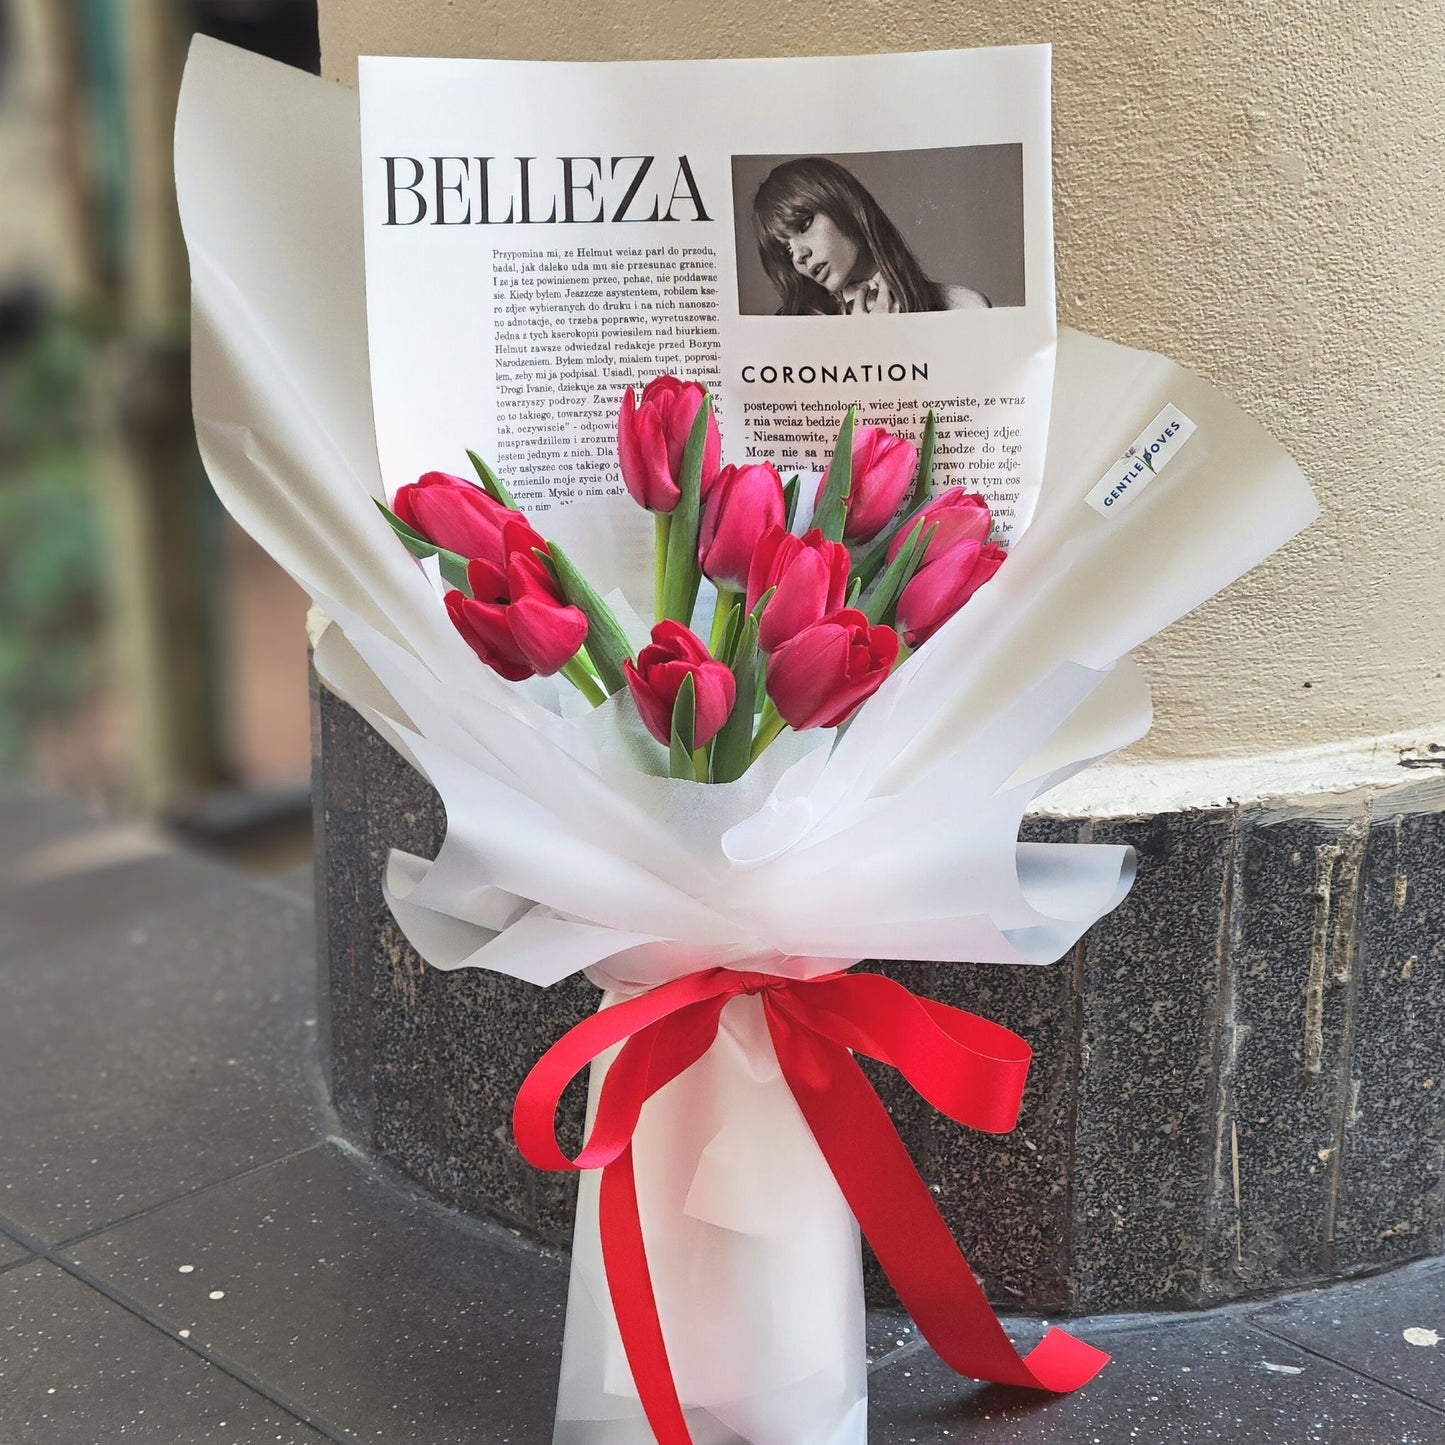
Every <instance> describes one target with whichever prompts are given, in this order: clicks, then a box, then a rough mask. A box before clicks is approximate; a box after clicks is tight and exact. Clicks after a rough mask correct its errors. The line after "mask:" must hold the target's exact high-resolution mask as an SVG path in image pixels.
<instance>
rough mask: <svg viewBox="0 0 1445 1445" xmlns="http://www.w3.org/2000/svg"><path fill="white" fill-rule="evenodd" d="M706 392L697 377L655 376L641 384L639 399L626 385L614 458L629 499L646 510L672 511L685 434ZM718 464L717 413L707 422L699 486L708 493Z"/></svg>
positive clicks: (720, 447)
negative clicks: (681, 378)
mask: <svg viewBox="0 0 1445 1445" xmlns="http://www.w3.org/2000/svg"><path fill="white" fill-rule="evenodd" d="M705 396H706V392H705V391H704V389H703V387H702V386H701V385H699V383H697V382H695V381H679V380H678V379H677V377H675V376H659V377H657V378H656V379H655V380H653V381H649V382H648V383H647V385H646V386H645V387H643V388H642V400H641V401H638V400H637V399H636V398H635V397H634V396H633V393H632V388H631V387H630V386H629V387H628V388H627V391H626V393H625V394H624V395H623V398H622V414H621V416H619V418H618V421H617V458H618V461H619V462H620V463H621V466H622V480H623V481H624V482H626V483H627V490H628V491H629V492H630V493H631V494H632V499H633V500H634V501H635V502H637V503H638V504H639V505H641V506H644V507H646V508H647V510H648V511H649V512H671V511H672V510H673V509H674V508H675V507H676V506H677V502H678V498H679V497H680V496H681V495H682V491H681V488H680V487H679V485H678V478H679V476H680V475H681V473H682V454H683V452H684V451H685V450H686V448H687V437H688V433H689V432H690V431H691V430H692V424H693V422H694V421H695V420H696V419H697V413H698V409H699V408H700V407H701V406H702V403H703V398H704V397H705ZM721 462H722V436H721V435H720V433H719V432H718V428H717V417H716V416H715V415H714V416H713V417H711V418H710V419H709V421H708V428H707V442H706V444H705V446H704V447H703V457H702V489H703V491H707V489H708V488H709V487H711V486H712V483H713V479H714V478H715V477H716V476H717V473H718V467H719V465H720V464H721Z"/></svg>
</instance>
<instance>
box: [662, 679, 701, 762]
mask: <svg viewBox="0 0 1445 1445" xmlns="http://www.w3.org/2000/svg"><path fill="white" fill-rule="evenodd" d="M696 730H697V684H696V683H695V682H694V681H693V678H692V674H691V673H688V675H687V676H686V677H685V678H683V680H682V686H681V687H680V688H678V690H677V701H676V702H674V703H673V705H672V746H671V748H669V750H668V776H669V777H672V778H693V779H696V778H697V767H696V764H694V762H693V759H692V739H693V735H694V734H695V732H696Z"/></svg>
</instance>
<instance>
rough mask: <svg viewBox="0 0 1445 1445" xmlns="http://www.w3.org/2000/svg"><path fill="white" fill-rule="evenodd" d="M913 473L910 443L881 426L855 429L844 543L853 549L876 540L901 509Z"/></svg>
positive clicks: (825, 481)
mask: <svg viewBox="0 0 1445 1445" xmlns="http://www.w3.org/2000/svg"><path fill="white" fill-rule="evenodd" d="M831 471H832V466H831V464H830V465H829V468H828V472H831ZM828 472H824V473H823V480H822V481H821V482H819V483H818V495H817V497H816V498H815V499H814V503H813V505H814V506H815V507H816V506H817V504H818V502H819V501H821V500H822V497H823V489H824V488H825V487H826V486H827V485H828ZM917 472H918V448H917V447H915V446H914V445H913V443H912V442H909V441H905V440H904V439H903V438H902V437H900V436H894V434H893V433H892V432H890V431H885V430H884V429H883V428H882V427H881V426H860V427H858V428H857V429H856V430H855V431H854V433H853V485H852V488H851V489H850V491H849V493H848V501H847V504H846V505H847V509H848V517H847V521H846V522H844V524H843V538H844V540H845V541H847V542H850V543H852V544H853V545H854V546H857V545H858V544H859V543H861V542H869V541H871V540H872V539H873V538H874V537H876V536H877V535H878V534H879V532H881V531H882V530H883V529H884V527H886V526H887V525H888V524H889V522H891V521H892V520H893V516H894V513H895V512H897V510H898V508H899V507H900V506H902V505H903V499H904V497H906V496H907V495H908V489H909V487H911V486H912V485H913V478H914V477H915V476H916V475H917Z"/></svg>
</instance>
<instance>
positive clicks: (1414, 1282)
mask: <svg viewBox="0 0 1445 1445" xmlns="http://www.w3.org/2000/svg"><path fill="white" fill-rule="evenodd" d="M1250 1318H1251V1321H1252V1323H1254V1324H1255V1325H1257V1326H1258V1327H1259V1328H1261V1329H1265V1330H1268V1331H1269V1332H1270V1333H1271V1334H1275V1335H1281V1336H1283V1337H1284V1338H1285V1339H1288V1340H1292V1341H1293V1342H1294V1343H1295V1344H1297V1345H1302V1346H1303V1347H1304V1348H1305V1349H1307V1350H1313V1351H1314V1352H1315V1353H1316V1354H1320V1355H1327V1356H1328V1357H1329V1358H1330V1359H1332V1360H1338V1361H1339V1362H1340V1363H1341V1364H1343V1365H1348V1366H1349V1367H1350V1368H1351V1369H1354V1370H1358V1371H1360V1372H1361V1373H1362V1374H1365V1375H1370V1376H1372V1377H1373V1378H1374V1379H1376V1380H1383V1381H1385V1382H1386V1383H1387V1384H1390V1385H1394V1386H1396V1387H1398V1388H1399V1389H1401V1390H1404V1391H1405V1393H1406V1394H1409V1395H1416V1396H1418V1397H1419V1398H1420V1399H1422V1400H1428V1401H1429V1402H1430V1403H1431V1404H1432V1405H1438V1406H1439V1407H1440V1408H1441V1409H1445V1260H1440V1259H1433V1260H1429V1261H1427V1262H1425V1263H1423V1264H1417V1265H1407V1266H1405V1267H1404V1268H1402V1269H1398V1270H1396V1271H1394V1272H1393V1273H1391V1274H1388V1275H1381V1276H1376V1277H1375V1278H1373V1279H1367V1280H1360V1281H1358V1282H1356V1283H1353V1284H1341V1285H1335V1286H1333V1287H1332V1288H1330V1289H1323V1290H1315V1291H1312V1292H1311V1293H1309V1294H1300V1295H1295V1296H1293V1297H1291V1298H1289V1299H1286V1300H1281V1301H1280V1302H1279V1303H1278V1304H1273V1305H1269V1306H1267V1307H1266V1308H1265V1309H1262V1310H1260V1311H1259V1312H1258V1313H1256V1314H1253V1315H1251V1317H1250Z"/></svg>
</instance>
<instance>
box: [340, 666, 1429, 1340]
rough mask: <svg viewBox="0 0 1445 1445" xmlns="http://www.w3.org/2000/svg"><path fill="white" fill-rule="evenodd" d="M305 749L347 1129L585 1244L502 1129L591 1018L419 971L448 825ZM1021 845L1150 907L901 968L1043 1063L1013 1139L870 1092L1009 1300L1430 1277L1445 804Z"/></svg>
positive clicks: (349, 732)
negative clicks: (1130, 858) (1062, 938)
mask: <svg viewBox="0 0 1445 1445" xmlns="http://www.w3.org/2000/svg"><path fill="white" fill-rule="evenodd" d="M316 726H317V739H316V758H317V764H316V807H317V821H318V827H317V836H318V843H319V846H320V850H321V852H320V858H319V866H320V868H321V870H322V875H321V876H322V880H323V881H322V883H321V885H320V892H321V897H322V902H323V907H322V912H321V921H320V927H321V943H322V961H323V962H322V967H323V970H324V978H325V981H326V985H327V987H326V989H325V990H324V992H326V993H327V994H328V995H329V1013H328V1016H327V1018H326V1020H325V1023H326V1030H327V1032H326V1036H325V1039H324V1041H323V1042H324V1047H325V1049H326V1052H327V1054H328V1055H329V1060H330V1068H331V1073H332V1086H333V1090H334V1096H335V1102H336V1106H337V1108H338V1110H339V1112H340V1114H341V1117H342V1119H343V1120H344V1122H345V1124H346V1126H347V1127H348V1128H349V1129H350V1130H351V1131H352V1132H353V1134H354V1137H355V1138H356V1140H357V1142H358V1143H360V1144H362V1145H363V1146H365V1147H366V1148H368V1149H371V1150H373V1151H374V1152H376V1153H378V1154H381V1155H383V1156H385V1157H386V1158H387V1159H389V1160H391V1161H393V1162H394V1163H396V1164H397V1165H399V1166H400V1167H401V1168H402V1169H404V1170H405V1171H406V1172H407V1173H408V1174H410V1175H411V1176H412V1177H413V1178H415V1179H416V1180H418V1181H419V1182H420V1183H421V1184H422V1185H424V1186H425V1187H426V1188H427V1189H428V1190H430V1191H431V1192H432V1193H433V1194H434V1195H436V1196H437V1197H438V1198H439V1199H442V1200H444V1201H446V1202H448V1203H453V1204H457V1205H460V1206H462V1207H464V1208H466V1209H469V1210H474V1211H476V1212H479V1213H491V1214H496V1215H499V1216H502V1217H504V1218H506V1219H509V1220H511V1221H513V1222H516V1223H519V1224H522V1225H524V1226H526V1227H527V1228H528V1229H530V1230H532V1231H533V1232H534V1233H536V1234H537V1235H538V1236H540V1237H541V1238H543V1239H544V1240H548V1241H552V1242H556V1243H563V1244H565V1242H566V1240H567V1237H568V1234H569V1231H570V1225H571V1210H572V1202H573V1183H572V1180H571V1179H570V1178H569V1177H562V1176H557V1175H542V1174H538V1173H537V1172H535V1171H534V1170H532V1169H531V1168H529V1167H528V1166H527V1165H526V1164H525V1163H524V1162H523V1161H522V1160H521V1158H520V1157H519V1155H518V1154H517V1150H516V1147H515V1145H514V1144H513V1142H512V1138H511V1133H510V1116H511V1105H512V1100H513V1097H514V1096H515V1094H516V1091H517V1087H518V1086H519V1085H520V1083H521V1082H522V1079H523V1077H524V1076H525V1074H526V1072H527V1070H528V1068H530V1066H531V1064H532V1062H533V1061H534V1060H535V1059H536V1058H537V1057H538V1056H539V1055H540V1054H541V1053H542V1052H543V1051H544V1050H545V1049H546V1048H547V1047H548V1046H549V1045H550V1044H551V1043H552V1042H553V1041H554V1040H555V1039H556V1038H557V1037H558V1036H559V1035H560V1034H562V1033H563V1032H564V1031H565V1030H566V1029H567V1028H569V1027H570V1026H571V1025H572V1024H573V1023H574V1022H576V1021H577V1020H578V1019H580V1018H582V1017H583V1016H584V1015H586V1014H587V1013H588V1012H590V1010H591V1009H592V1008H593V1007H594V1005H595V1001H596V997H597V995H596V993H595V991H594V990H593V989H592V988H591V986H590V985H588V984H586V983H585V982H582V981H576V980H574V981H572V982H569V983H567V984H564V985H562V986H561V987H559V988H555V989H552V990H549V991H548V992H547V993H546V994H545V995H544V994H543V993H542V992H541V991H539V990H537V989H534V988H532V987H531V986H529V985H527V984H522V983H516V982H513V981H512V980H509V979H503V978H499V977H496V976H493V975H489V974H484V973H480V972H477V971H472V970H467V971H463V972H458V973H453V974H446V973H440V972H437V971H435V970H431V969H428V968H426V967H425V966H424V965H423V964H422V963H421V962H420V961H419V960H418V958H417V957H416V955H415V954H413V953H412V952H411V951H410V949H409V948H407V946H406V944H405V943H404V941H403V940H402V939H401V937H400V936H399V934H398V933H397V931H396V929H395V926H394V925H393V924H392V923H391V920H390V917H389V915H388V914H387V911H386V908H385V905H384V904H383V902H382V899H381V894H380V889H379V879H380V875H381V870H382V866H383V864H384V861H385V857H386V853H387V850H388V849H389V848H391V847H402V848H406V849H408V850H410V851H413V852H417V853H422V854H428V855H430V854H431V853H434V851H435V849H436V847H437V846H438V844H439V842H440V839H441V836H442V831H443V826H444V819H443V817H442V815H441V809H440V807H439V805H438V803H437V800H436V798H435V796H434V795H433V794H432V792H431V790H430V789H429V788H428V787H427V786H426V784H425V783H423V782H422V781H421V780H420V779H419V778H418V777H417V776H416V775H415V774H414V773H413V772H412V771H411V770H410V769H409V768H408V767H407V765H406V764H405V763H403V762H401V761H400V759H398V758H397V757H396V755H395V754H394V753H393V752H392V751H391V750H390V749H389V748H387V747H386V746H385V745H384V744H383V743H382V742H381V741H380V740H379V739H378V738H377V737H376V736H375V735H374V734H373V733H372V732H371V730H370V729H369V728H367V727H366V725H365V724H364V723H362V722H361V720H360V719H359V718H358V717H357V716H356V715H355V714H354V713H353V712H352V711H351V710H350V709H349V708H347V707H346V706H345V705H344V704H342V703H339V702H338V701H336V699H335V698H333V697H331V696H330V695H329V694H327V693H325V692H324V691H323V692H321V693H320V695H319V697H318V701H317V710H316ZM1024 836H1025V837H1028V838H1037V839H1044V840H1059V841H1063V840H1069V839H1075V838H1079V839H1092V840H1096V841H1108V842H1127V843H1132V844H1133V845H1134V847H1135V848H1136V849H1137V850H1138V853H1139V876H1138V882H1137V884H1136V885H1135V888H1134V891H1133V893H1132V894H1131V895H1130V897H1129V899H1128V900H1127V901H1126V902H1125V904H1124V905H1123V906H1122V907H1121V908H1120V909H1118V911H1117V912H1115V913H1114V914H1112V915H1111V916H1110V917H1108V918H1106V919H1104V920H1103V921H1102V922H1101V923H1100V924H1099V925H1098V926H1097V927H1096V928H1095V929H1094V930H1093V931H1092V932H1091V933H1090V934H1089V936H1088V937H1087V938H1086V940H1085V941H1084V942H1083V943H1082V944H1081V945H1080V946H1079V947H1078V948H1077V949H1076V950H1075V951H1074V952H1073V953H1072V954H1071V955H1070V956H1069V957H1068V958H1066V959H1065V960H1063V961H1062V962H1061V963H1059V964H1056V965H1054V966H1053V967H1051V968H1044V969H1003V968H992V967H990V968H977V969H971V968H947V967H940V966H938V965H934V964H929V963H901V964H889V965H886V966H884V967H883V969H882V971H883V972H886V973H888V974H890V975H892V976H893V977H896V978H899V979H901V980H902V981H903V982H905V983H907V984H908V985H909V986H910V987H912V988H915V989H917V990H919V991H920V992H923V993H927V994H929V995H931V996H933V997H935V998H940V999H943V1000H944V1001H946V1002H948V1003H953V1004H958V1005H960V1006H963V1007H966V1008H969V1009H971V1010H973V1011H975V1012H978V1013H983V1014H986V1015H988V1016H989V1017H991V1018H995V1019H998V1020H999V1021H1000V1022H1002V1023H1005V1024H1007V1025H1008V1026H1009V1027H1011V1028H1013V1029H1016V1030H1017V1031H1018V1032H1020V1033H1022V1034H1023V1035H1024V1036H1025V1037H1026V1038H1028V1039H1029V1041H1030V1042H1031V1043H1032V1045H1033V1047H1034V1050H1035V1064H1034V1068H1033V1072H1032V1075H1031V1078H1030V1083H1029V1087H1028V1092H1027V1094H1026V1096H1025V1102H1024V1110H1023V1117H1022V1121H1021V1123H1020V1126H1019V1128H1018V1129H1017V1130H1016V1131H1015V1132H1014V1133H1013V1134H1011V1135H1009V1136H1007V1137H1004V1138H991V1137H986V1136H983V1135H978V1134H971V1133H968V1132H967V1131H965V1130H962V1129H959V1128H957V1127H955V1126H954V1125H952V1124H949V1123H947V1122H945V1121H941V1120H940V1119H939V1118H938V1117H937V1115H935V1114H934V1113H933V1111H932V1110H931V1109H929V1108H928V1106H927V1105H925V1104H924V1103H923V1102H922V1101H921V1100H920V1099H919V1098H918V1097H917V1096H916V1095H914V1094H913V1093H912V1092H911V1091H910V1090H909V1089H908V1088H907V1087H906V1086H902V1085H901V1084H900V1083H899V1081H898V1080H897V1079H896V1078H894V1077H892V1076H890V1075H889V1074H888V1071H886V1070H881V1069H880V1070H875V1071H874V1077H875V1079H876V1080H877V1082H878V1084H879V1087H880V1092H881V1093H882V1094H883V1097H884V1099H885V1102H886V1103H887V1104H888V1107H889V1109H890V1111H891V1112H892V1114H893V1117H894V1119H895V1121H896V1122H897V1124H898V1127H899V1129H900V1131H901V1132H902V1134H903V1137H904V1139H905V1141H906V1142H907V1144H908V1146H909V1148H910V1150H911V1151H912V1153H913V1156H914V1158H915V1159H916V1160H917V1162H918V1165H919V1168H920V1169H921V1170H922V1172H923V1175H924V1177H925V1178H926V1179H927V1180H928V1181H929V1183H930V1184H931V1185H932V1186H933V1187H934V1190H935V1193H936V1195H937V1198H938V1201H939V1204H940V1206H941V1208H942V1209H943V1212H944V1214H945V1216H946V1217H947V1219H948V1221H949V1223H950V1225H951V1226H952V1227H953V1229H954V1231H955V1233H956V1234H957V1236H958V1238H959V1240H960V1242H961V1243H962V1244H963V1246H964V1249H965V1251H966V1253H967V1254H968V1257H969V1259H970V1261H971V1262H972V1264H973V1266H974V1268H975V1269H976V1270H977V1271H978V1273H979V1274H980V1275H982V1276H983V1278H984V1279H985V1280H987V1281H988V1284H989V1288H990V1290H991V1292H992V1294H993V1296H994V1298H995V1299H996V1300H997V1301H998V1302H999V1303H1000V1304H1003V1305H1005V1306H1008V1307H1010V1308H1012V1309H1014V1310H1039V1311H1045V1312H1053V1313H1063V1312H1090V1313H1097V1312H1102V1311H1114V1310H1141V1309H1157V1308H1165V1309H1169V1308H1187V1307H1191V1306H1197V1305H1203V1304H1211V1303H1216V1302H1219V1301H1222V1300H1226V1299H1230V1298H1233V1297H1237V1296H1244V1295H1253V1294H1259V1293H1264V1292H1268V1291H1273V1290H1278V1289H1283V1288H1286V1287H1289V1286H1295V1285H1300V1284H1306V1283H1312V1282H1316V1281H1322V1280H1327V1279H1331V1278H1335V1277H1339V1276H1343V1275H1347V1274H1351V1273H1354V1272H1358V1271H1362V1270H1366V1269H1370V1268H1374V1267H1378V1266H1381V1265H1384V1264H1388V1263H1392V1262H1395V1261H1399V1260H1405V1259H1412V1258H1417V1257H1420V1256H1424V1255H1428V1254H1434V1253H1438V1252H1440V1251H1441V1249H1442V1235H1445V1199H1442V1163H1445V1111H1442V1106H1441V1105H1442V1098H1445V1030H1442V1028H1441V1025H1440V1022H1439V1021H1440V1019H1441V1018H1442V1016H1445V782H1442V780H1440V779H1436V778H1431V779H1428V780H1425V781H1421V780H1420V779H1419V778H1418V776H1415V777H1414V778H1413V779H1412V780H1410V781H1407V782H1404V783H1402V785H1401V786H1399V787H1397V788H1391V789H1388V790H1383V791H1374V792H1370V793H1358V794H1350V795H1345V796H1330V797H1327V798H1322V799H1318V800H1315V801H1314V802H1312V803H1310V804H1300V805H1297V806H1296V805H1289V804H1270V805H1263V804H1256V805H1249V806H1239V807H1232V808H1228V809H1220V810H1217V811H1195V812H1181V813H1172V814H1161V815H1158V816H1155V817H1150V818H1110V819H1106V820H1080V819H1054V818H1037V819H1031V820H1030V821H1029V822H1028V824H1027V827H1026V829H1025V834H1024ZM580 1113H581V1094H580V1090H578V1091H577V1092H576V1094H575V1097H574V1100H573V1103H572V1107H571V1117H572V1119H573V1122H574V1127H575V1124H576V1121H577V1120H578V1119H580ZM870 1288H871V1291H872V1294H873V1297H874V1298H875V1299H876V1300H878V1301H886V1300H887V1298H888V1291H887V1285H886V1282H885V1281H883V1280H881V1279H880V1278H877V1277H876V1274H875V1275H870Z"/></svg>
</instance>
